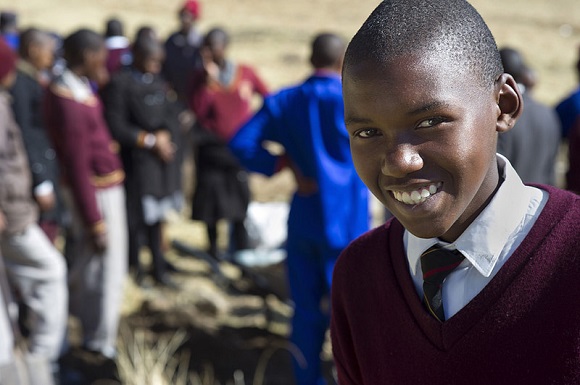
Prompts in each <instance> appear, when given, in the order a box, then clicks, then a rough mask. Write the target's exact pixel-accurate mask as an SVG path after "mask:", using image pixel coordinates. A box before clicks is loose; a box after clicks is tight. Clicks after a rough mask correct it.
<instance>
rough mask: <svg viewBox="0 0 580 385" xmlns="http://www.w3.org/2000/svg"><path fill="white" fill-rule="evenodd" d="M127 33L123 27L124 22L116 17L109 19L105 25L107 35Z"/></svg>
mask: <svg viewBox="0 0 580 385" xmlns="http://www.w3.org/2000/svg"><path fill="white" fill-rule="evenodd" d="M124 34H125V32H124V29H123V22H122V21H121V20H119V19H117V18H116V17H112V18H110V19H109V20H107V23H106V25H105V37H113V36H123V35H124Z"/></svg>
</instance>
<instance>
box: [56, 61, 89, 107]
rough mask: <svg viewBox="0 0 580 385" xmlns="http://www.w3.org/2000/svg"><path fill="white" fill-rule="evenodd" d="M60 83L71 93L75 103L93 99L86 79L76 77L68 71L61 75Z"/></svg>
mask: <svg viewBox="0 0 580 385" xmlns="http://www.w3.org/2000/svg"><path fill="white" fill-rule="evenodd" d="M60 83H61V84H62V85H64V86H65V87H66V88H68V89H69V90H70V91H71V93H72V95H73V99H74V100H76V101H77V102H83V101H85V100H87V99H90V98H92V97H93V90H92V88H91V85H90V83H89V80H88V79H87V78H86V77H79V76H77V75H76V74H75V73H74V72H72V71H71V70H69V69H66V70H65V71H64V72H63V73H62V75H61V77H60Z"/></svg>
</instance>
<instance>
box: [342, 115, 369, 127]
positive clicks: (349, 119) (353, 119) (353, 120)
mask: <svg viewBox="0 0 580 385" xmlns="http://www.w3.org/2000/svg"><path fill="white" fill-rule="evenodd" d="M371 122H372V120H370V119H368V118H361V117H358V116H346V117H345V118H344V123H345V124H346V125H347V126H348V125H349V124H369V123H371Z"/></svg>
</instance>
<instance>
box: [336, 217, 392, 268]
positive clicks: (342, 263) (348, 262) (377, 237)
mask: <svg viewBox="0 0 580 385" xmlns="http://www.w3.org/2000/svg"><path fill="white" fill-rule="evenodd" d="M399 227H400V228H399ZM399 234H400V238H401V241H402V235H403V232H402V226H401V225H400V224H399V222H397V221H396V219H394V218H392V219H390V220H389V221H387V222H386V223H385V224H383V225H381V226H379V227H376V228H374V229H372V230H369V231H367V232H366V233H364V234H362V235H360V236H359V237H358V238H356V239H355V240H353V241H352V242H351V243H350V244H349V245H348V246H347V247H346V248H345V249H344V250H343V252H342V253H341V255H340V256H339V258H338V261H337V263H336V266H335V274H337V275H340V274H346V275H352V274H357V272H361V273H363V272H365V271H369V270H373V269H374V268H376V265H377V264H379V263H384V261H386V259H387V258H389V255H390V249H391V248H390V242H391V240H392V239H393V237H396V238H397V239H398V238H399Z"/></svg>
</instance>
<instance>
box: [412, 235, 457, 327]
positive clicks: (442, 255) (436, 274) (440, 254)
mask: <svg viewBox="0 0 580 385" xmlns="http://www.w3.org/2000/svg"><path fill="white" fill-rule="evenodd" d="M464 258H465V257H464V256H463V255H462V254H461V253H460V252H459V251H458V250H449V249H446V248H443V247H441V246H439V245H435V246H432V247H430V248H429V249H427V251H425V252H424V253H423V254H421V269H422V270H423V292H424V294H425V297H424V300H425V305H426V306H427V308H428V309H429V311H430V312H431V314H433V316H435V318H437V319H438V320H439V321H441V322H443V321H444V320H445V313H444V311H443V302H442V298H441V288H442V287H443V282H444V281H445V278H447V276H448V275H449V274H450V273H451V272H452V271H453V270H455V268H456V267H457V266H459V264H461V262H463V259H464Z"/></svg>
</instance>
